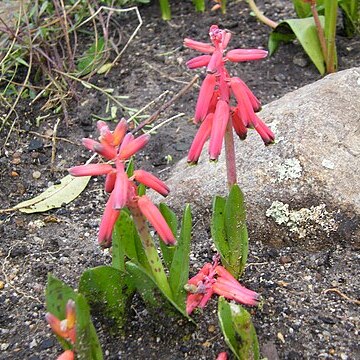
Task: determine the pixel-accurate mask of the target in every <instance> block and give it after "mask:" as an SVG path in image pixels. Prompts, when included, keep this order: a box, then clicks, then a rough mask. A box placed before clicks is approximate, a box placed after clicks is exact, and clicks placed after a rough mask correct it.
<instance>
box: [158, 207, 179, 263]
mask: <svg viewBox="0 0 360 360" xmlns="http://www.w3.org/2000/svg"><path fill="white" fill-rule="evenodd" d="M159 209H160V212H161V214H162V216H163V217H164V219H165V220H166V222H167V224H168V225H169V227H170V229H171V231H172V233H173V234H174V236H175V238H176V239H177V228H178V221H177V217H176V215H175V213H174V212H173V211H172V210H171V209H170V208H169V207H168V206H167V205H166V204H164V203H161V204H160V206H159ZM159 244H160V248H161V252H162V255H163V258H164V261H165V265H166V266H167V268H168V269H170V267H171V263H172V261H173V257H174V253H175V246H168V245H166V244H164V242H163V241H160V243H159Z"/></svg>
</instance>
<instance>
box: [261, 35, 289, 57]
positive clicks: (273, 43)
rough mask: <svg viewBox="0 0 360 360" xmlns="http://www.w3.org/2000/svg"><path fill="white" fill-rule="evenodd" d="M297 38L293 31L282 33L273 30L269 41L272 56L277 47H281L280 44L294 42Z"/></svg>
mask: <svg viewBox="0 0 360 360" xmlns="http://www.w3.org/2000/svg"><path fill="white" fill-rule="evenodd" d="M295 39H296V36H295V35H294V34H293V33H289V34H282V33H280V32H279V33H277V32H272V33H271V34H270V36H269V42H268V49H269V53H270V56H271V55H273V54H274V53H275V52H276V51H277V49H278V48H279V45H280V44H281V43H282V42H284V43H289V42H292V41H294V40H295Z"/></svg>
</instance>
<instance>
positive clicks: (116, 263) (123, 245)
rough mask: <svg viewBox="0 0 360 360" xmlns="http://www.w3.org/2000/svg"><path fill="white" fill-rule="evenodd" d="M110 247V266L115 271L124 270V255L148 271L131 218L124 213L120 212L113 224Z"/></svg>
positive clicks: (146, 261) (142, 249) (147, 264)
mask: <svg viewBox="0 0 360 360" xmlns="http://www.w3.org/2000/svg"><path fill="white" fill-rule="evenodd" d="M112 246H113V260H112V266H113V267H115V268H116V269H119V270H123V269H124V255H126V257H127V258H129V259H130V260H131V261H132V262H134V263H136V264H140V265H142V266H143V267H145V268H146V269H150V266H149V263H148V260H147V258H146V255H145V252H144V248H143V246H142V244H141V240H140V238H139V235H138V234H137V231H136V228H135V225H134V222H133V220H132V217H131V215H130V214H129V213H127V212H126V211H121V213H120V216H119V218H118V220H117V221H116V223H115V226H114V231H113V237H112Z"/></svg>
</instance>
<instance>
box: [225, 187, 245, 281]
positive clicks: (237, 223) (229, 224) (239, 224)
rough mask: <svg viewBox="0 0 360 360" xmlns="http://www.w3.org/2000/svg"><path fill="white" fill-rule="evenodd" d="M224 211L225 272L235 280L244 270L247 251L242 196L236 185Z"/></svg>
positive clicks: (231, 191)
mask: <svg viewBox="0 0 360 360" xmlns="http://www.w3.org/2000/svg"><path fill="white" fill-rule="evenodd" d="M224 210H225V212H224V214H225V231H226V237H227V241H228V244H229V257H228V263H229V268H227V270H229V271H230V272H231V273H232V275H233V276H234V277H235V278H237V277H238V276H239V275H241V274H242V272H243V271H244V269H245V265H246V261H247V256H248V250H249V243H248V233H247V228H246V211H245V204H244V195H243V193H242V192H241V190H240V187H239V186H238V185H236V184H235V185H233V186H232V188H231V189H230V193H229V196H228V198H227V200H226V204H225V209H224ZM225 265H226V264H225Z"/></svg>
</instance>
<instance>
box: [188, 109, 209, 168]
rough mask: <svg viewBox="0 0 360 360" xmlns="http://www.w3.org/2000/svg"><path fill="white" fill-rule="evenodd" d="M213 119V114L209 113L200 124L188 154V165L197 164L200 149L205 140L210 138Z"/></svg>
mask: <svg viewBox="0 0 360 360" xmlns="http://www.w3.org/2000/svg"><path fill="white" fill-rule="evenodd" d="M213 118H214V114H213V113H210V114H208V115H207V116H206V118H205V120H204V121H203V122H202V123H201V125H200V127H199V130H198V131H197V133H196V135H195V137H194V140H193V142H192V144H191V147H190V150H189V153H188V158H187V161H188V162H189V163H191V164H197V162H198V160H199V157H200V154H201V151H202V148H203V147H204V144H205V142H206V140H208V139H209V137H210V133H211V127H212V123H213Z"/></svg>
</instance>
